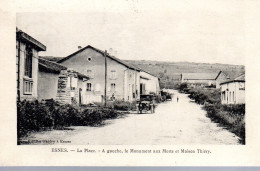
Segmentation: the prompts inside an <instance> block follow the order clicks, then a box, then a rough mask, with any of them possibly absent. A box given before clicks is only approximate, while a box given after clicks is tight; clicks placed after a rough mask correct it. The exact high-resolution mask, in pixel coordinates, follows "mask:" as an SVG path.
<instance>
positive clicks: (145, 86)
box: [140, 70, 160, 95]
mask: <svg viewBox="0 0 260 171" xmlns="http://www.w3.org/2000/svg"><path fill="white" fill-rule="evenodd" d="M140 94H155V95H159V94H160V86H159V78H158V77H156V76H154V75H152V74H150V73H148V72H145V71H143V70H141V71H140Z"/></svg>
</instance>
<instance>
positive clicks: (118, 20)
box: [16, 0, 245, 65]
mask: <svg viewBox="0 0 260 171" xmlns="http://www.w3.org/2000/svg"><path fill="white" fill-rule="evenodd" d="M117 2H118V3H117V4H116V5H115V4H113V3H109V4H108V5H107V6H105V5H104V4H102V5H101V3H99V4H98V3H96V4H92V6H88V7H86V6H84V5H82V4H77V3H76V4H74V5H75V6H70V7H69V6H66V4H61V5H63V6H62V7H63V10H61V9H59V10H38V11H37V10H34V11H29V12H28V11H26V10H24V9H22V10H20V11H19V10H18V13H17V14H16V25H17V27H18V28H19V29H21V30H23V31H24V32H26V33H28V34H29V35H31V36H32V37H34V38H35V39H37V40H38V41H40V42H41V43H43V44H44V45H46V47H47V51H46V52H40V55H42V56H58V57H65V56H68V55H70V54H72V53H74V52H75V51H77V50H78V46H82V47H84V46H87V45H92V46H94V47H96V48H98V49H101V50H108V51H109V52H111V53H112V55H116V56H117V57H118V58H120V59H128V60H131V59H132V60H157V61H169V62H180V61H187V62H203V63H224V64H239V65H244V63H245V17H244V11H243V4H242V3H237V2H238V1H232V0H227V1H214V0H208V1H199V2H200V3H198V1H196V0H194V1H185V0H183V1H163V0H162V1H149V2H148V1H139V0H122V1H117ZM43 6H44V5H43ZM80 6H84V7H80ZM41 7H42V6H41ZM18 8H19V4H18ZM20 8H21V7H20ZM38 8H39V7H38ZM50 8H51V7H50ZM77 9H78V10H77ZM111 49H113V52H112V51H111ZM115 51H116V52H117V53H115Z"/></svg>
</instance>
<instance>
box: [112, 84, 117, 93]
mask: <svg viewBox="0 0 260 171" xmlns="http://www.w3.org/2000/svg"><path fill="white" fill-rule="evenodd" d="M115 91H116V84H115V83H112V84H111V92H115Z"/></svg>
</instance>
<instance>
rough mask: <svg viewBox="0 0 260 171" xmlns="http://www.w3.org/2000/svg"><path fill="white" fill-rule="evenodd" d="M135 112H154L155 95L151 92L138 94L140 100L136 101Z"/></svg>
mask: <svg viewBox="0 0 260 171" xmlns="http://www.w3.org/2000/svg"><path fill="white" fill-rule="evenodd" d="M136 109H137V112H138V113H140V114H142V113H143V111H147V112H148V111H150V112H151V113H154V112H155V96H154V95H152V94H147V95H140V100H137V103H136Z"/></svg>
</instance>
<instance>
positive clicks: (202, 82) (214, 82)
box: [181, 71, 229, 88]
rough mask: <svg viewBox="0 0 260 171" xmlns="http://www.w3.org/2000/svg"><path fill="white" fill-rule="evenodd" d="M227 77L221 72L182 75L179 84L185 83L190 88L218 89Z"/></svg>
mask: <svg viewBox="0 0 260 171" xmlns="http://www.w3.org/2000/svg"><path fill="white" fill-rule="evenodd" d="M228 79H229V77H228V76H227V75H226V74H225V73H224V72H222V71H219V72H218V73H182V74H181V83H187V84H188V85H189V86H191V87H198V86H199V87H215V88H220V83H221V82H224V81H227V80H228Z"/></svg>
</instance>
